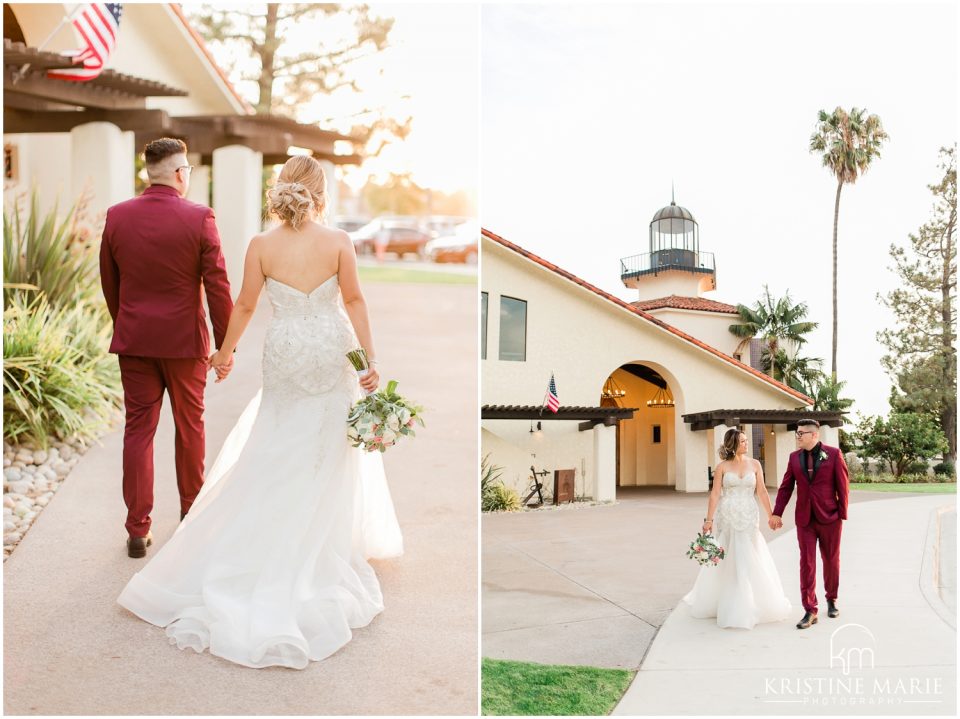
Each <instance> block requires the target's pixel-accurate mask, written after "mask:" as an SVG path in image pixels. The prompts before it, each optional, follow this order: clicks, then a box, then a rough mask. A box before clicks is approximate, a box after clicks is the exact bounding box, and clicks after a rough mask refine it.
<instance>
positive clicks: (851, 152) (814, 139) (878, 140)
mask: <svg viewBox="0 0 960 719" xmlns="http://www.w3.org/2000/svg"><path fill="white" fill-rule="evenodd" d="M866 112H867V111H866V109H859V108H856V107H854V108H853V109H851V110H850V112H849V113H848V112H847V111H846V110H844V109H843V108H842V107H838V108H837V109H836V110H834V111H833V112H832V113H827V112H825V111H824V110H821V111H820V115H819V118H818V120H817V129H816V130H815V131H814V133H813V134H812V135H811V136H810V152H814V153H820V154H821V155H822V159H823V166H824V167H827V168H829V170H830V172H832V173H833V176H834V177H836V178H837V199H836V201H835V202H834V206H833V347H832V350H831V354H832V356H831V362H830V376H831V377H832V378H833V380H834V381H836V379H837V221H838V219H839V217H840V190H842V189H843V186H844V185H845V184H850V185H852V184H853V183H854V182H856V181H857V178H858V177H859V176H860V175H862V174H863V173H865V172H866V171H867V170H868V169H869V167H870V164H871V163H872V162H873V161H874V160H875V159H878V158H879V157H880V145H881V144H882V143H883V141H884V140H886V139H888V135H887V133H886V132H884V130H883V127H882V126H881V124H880V118H879V117H878V116H877V115H866ZM865 115H866V117H865Z"/></svg>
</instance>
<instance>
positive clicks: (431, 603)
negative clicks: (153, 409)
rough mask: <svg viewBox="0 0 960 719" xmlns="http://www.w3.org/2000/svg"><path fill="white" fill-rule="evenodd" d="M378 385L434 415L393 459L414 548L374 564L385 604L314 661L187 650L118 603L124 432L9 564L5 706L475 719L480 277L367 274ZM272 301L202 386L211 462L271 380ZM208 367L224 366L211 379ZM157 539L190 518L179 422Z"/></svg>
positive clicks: (65, 490) (162, 449)
mask: <svg viewBox="0 0 960 719" xmlns="http://www.w3.org/2000/svg"><path fill="white" fill-rule="evenodd" d="M364 290H365V293H366V295H367V300H368V304H369V306H370V313H371V318H372V322H373V327H374V332H375V338H376V340H377V349H378V355H379V359H380V360H381V364H380V367H381V368H382V369H381V372H382V373H383V374H384V381H385V380H387V379H397V380H399V381H400V391H401V392H403V393H404V394H406V395H408V396H410V397H411V398H414V399H415V400H417V401H419V402H421V403H422V404H423V405H424V406H425V410H426V412H425V419H426V422H427V427H426V428H425V429H423V430H419V431H418V434H419V436H418V437H417V438H416V439H415V440H414V441H412V442H410V443H409V444H407V445H403V444H401V445H399V446H397V447H396V448H395V449H393V450H391V451H390V452H387V454H386V455H385V462H386V469H387V478H388V480H389V482H390V488H391V492H392V494H393V497H394V502H395V504H396V508H397V515H398V518H399V520H400V525H401V528H402V530H403V533H404V544H405V550H406V553H405V555H404V556H403V557H401V558H399V559H394V560H385V561H378V562H374V563H373V564H374V566H375V568H376V570H377V574H378V575H379V577H380V580H381V584H382V587H383V592H384V598H385V603H386V610H385V611H384V612H383V613H382V614H381V615H380V616H378V617H377V618H376V619H374V621H373V622H372V623H371V624H370V625H369V626H368V627H365V628H362V629H359V630H356V631H355V632H354V638H353V641H351V642H350V643H349V644H348V645H347V646H346V647H344V648H343V649H341V650H340V651H339V652H337V653H336V654H335V655H333V656H332V657H330V658H329V659H326V660H324V661H323V662H319V663H311V665H310V666H309V667H308V668H307V669H305V670H303V671H294V670H288V669H283V668H279V667H272V668H269V669H248V668H245V667H241V666H237V665H235V664H231V663H229V662H227V661H225V660H222V659H220V658H218V657H213V656H211V655H210V654H209V653H204V654H202V655H197V654H195V653H193V652H191V651H179V650H177V649H176V648H175V647H173V646H170V645H169V644H168V643H167V638H166V637H165V635H164V632H163V630H162V629H160V628H157V627H154V626H152V625H149V624H147V623H145V622H142V621H140V620H139V619H137V618H135V617H134V616H133V615H131V614H129V613H128V612H126V611H125V610H124V609H122V608H121V607H120V606H118V605H117V604H116V597H117V595H118V594H119V593H120V590H121V589H122V588H123V586H124V584H126V582H127V580H128V579H129V578H130V576H131V575H132V574H133V572H134V571H136V569H137V568H138V567H139V566H141V562H140V561H139V560H132V559H129V558H127V556H126V551H125V548H124V539H125V536H126V535H125V532H124V528H123V520H124V515H125V509H124V506H123V499H122V496H121V492H120V457H121V448H122V433H121V432H119V431H118V432H114V433H112V434H110V435H108V436H106V437H105V438H104V439H103V446H100V447H94V448H92V449H91V450H90V451H89V452H88V453H87V454H86V455H85V456H84V458H83V460H82V461H81V462H80V464H78V465H77V467H76V468H75V469H74V471H73V473H72V474H71V475H70V476H69V477H68V478H67V480H66V482H65V483H64V484H63V486H62V487H61V488H60V490H59V491H58V492H57V494H56V495H55V497H54V498H53V500H52V501H51V502H50V505H49V506H48V507H47V508H46V509H44V511H43V512H42V513H41V515H40V516H39V517H38V519H37V521H36V524H35V525H34V527H33V528H32V529H31V530H30V532H29V534H27V536H26V537H25V538H24V540H23V542H22V544H21V545H20V546H19V547H18V548H17V550H16V551H15V552H14V553H13V555H12V556H11V557H10V558H9V559H8V560H7V562H6V564H5V565H4V637H3V639H4V661H3V669H4V712H5V713H6V714H97V715H102V714H120V715H124V714H186V715H195V714H201V715H209V714H241V715H255V714H387V715H389V714H475V713H476V711H477V631H478V628H477V616H476V614H477V612H476V608H477V548H476V542H477V509H478V508H477V491H476V475H477V466H478V457H477V445H476V443H477V421H478V420H477V416H478V407H477V385H476V381H477V380H476V377H477V369H476V365H477V361H476V353H475V351H474V350H473V349H472V348H474V347H476V322H477V318H476V316H477V313H476V288H475V287H473V286H469V285H443V284H431V285H412V284H411V285H406V284H397V283H367V284H366V285H365V287H364ZM269 315H270V310H269V307H268V306H263V307H261V309H260V310H259V311H258V312H257V314H256V316H255V318H254V320H253V323H252V324H251V327H250V329H249V330H248V332H247V334H246V335H245V336H244V338H243V340H242V342H241V346H240V348H239V349H238V351H237V366H236V369H235V370H234V373H233V374H232V375H231V376H230V377H229V379H228V380H227V381H225V382H223V383H221V384H218V385H217V384H213V382H212V380H211V382H210V384H209V387H208V393H207V412H206V418H207V466H208V467H209V465H210V464H211V463H212V462H213V459H214V458H215V457H216V454H217V451H218V450H219V447H220V444H221V443H222V442H223V440H224V438H225V437H226V435H227V433H228V432H229V430H230V428H231V427H232V426H233V424H234V422H235V420H236V418H237V417H238V416H239V414H240V412H241V411H242V410H243V409H244V407H246V405H247V402H248V401H249V400H250V398H251V397H252V396H253V395H254V394H255V393H256V391H257V389H258V387H259V383H260V348H261V346H262V340H263V334H264V331H265V327H266V323H267V321H268V319H269ZM211 377H212V375H211ZM155 452H156V462H157V468H156V474H157V478H156V494H157V497H156V505H155V511H154V526H153V534H154V538H155V542H156V543H157V544H156V546H160V545H162V544H163V542H165V541H166V540H167V538H169V536H170V535H171V534H172V532H173V530H174V528H175V526H176V523H177V520H178V519H179V510H178V502H177V499H176V482H175V475H174V470H173V423H172V420H171V417H170V411H169V409H168V408H164V410H163V413H162V419H161V423H160V429H159V431H158V433H157V441H156V444H155Z"/></svg>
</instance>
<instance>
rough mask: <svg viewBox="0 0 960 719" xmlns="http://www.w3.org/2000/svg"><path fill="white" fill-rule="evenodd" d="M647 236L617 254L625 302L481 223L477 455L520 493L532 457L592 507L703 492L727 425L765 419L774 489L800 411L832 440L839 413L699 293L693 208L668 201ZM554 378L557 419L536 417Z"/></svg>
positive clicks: (711, 269)
mask: <svg viewBox="0 0 960 719" xmlns="http://www.w3.org/2000/svg"><path fill="white" fill-rule="evenodd" d="M650 235H651V236H650V252H649V253H645V254H643V255H637V256H634V257H629V258H625V259H623V260H621V277H622V279H623V281H624V284H626V285H627V286H628V287H633V288H636V289H637V290H638V299H637V300H636V301H634V302H633V303H630V302H626V301H624V300H622V299H619V298H617V297H615V296H614V295H612V294H610V293H608V292H605V291H604V290H602V289H600V288H598V287H595V286H593V285H591V284H590V283H588V282H586V281H584V280H582V279H580V278H579V277H577V276H576V275H574V274H572V273H571V272H568V271H566V270H564V269H562V268H560V267H557V266H556V265H554V264H552V263H550V262H549V261H548V260H546V259H544V258H542V257H539V256H537V255H535V254H533V253H531V252H529V251H527V250H525V249H523V248H522V247H520V246H518V245H516V244H514V243H512V242H510V241H509V240H507V239H505V238H503V237H500V236H498V235H496V234H494V233H492V232H490V231H487V230H484V233H483V253H482V256H483V269H482V273H481V292H482V294H481V307H482V317H481V376H482V382H481V387H482V389H481V404H482V405H483V409H482V433H481V444H482V449H481V452H482V454H484V455H486V454H489V455H490V461H491V463H492V464H494V465H496V466H499V467H502V468H503V472H502V477H501V478H502V479H503V481H504V483H505V484H507V485H508V486H512V487H514V488H515V489H517V490H518V491H519V492H520V494H521V497H523V496H524V495H526V489H527V487H528V486H529V485H530V483H531V480H530V468H531V465H533V466H535V467H536V469H537V470H541V469H547V470H549V471H550V472H551V476H549V477H547V479H546V485H547V488H548V489H550V488H551V487H552V483H553V479H552V472H553V470H560V469H573V470H575V473H576V474H575V477H576V479H575V485H576V494H577V495H578V496H584V497H591V498H594V499H596V500H598V501H610V500H613V499H614V498H615V497H616V492H617V488H618V487H630V486H651V485H659V486H672V487H675V488H676V489H677V490H678V491H684V492H703V491H706V490H707V489H708V486H709V468H711V467H713V466H716V464H717V462H718V461H719V458H718V455H717V451H716V450H717V448H718V447H719V444H720V443H721V441H722V437H723V434H724V432H725V431H726V429H727V428H728V427H729V426H739V427H741V428H742V429H743V430H744V431H745V432H747V434H748V436H750V435H751V434H752V431H751V430H752V427H753V426H754V425H757V426H760V427H762V432H763V439H764V441H763V443H762V447H763V449H762V455H763V456H762V457H758V459H761V461H762V464H763V467H764V475H765V481H766V483H767V485H768V486H775V485H776V484H778V483H779V480H780V477H781V476H782V475H783V472H784V469H785V462H786V460H787V457H788V455H789V453H790V452H792V451H793V450H794V449H795V448H796V444H795V437H794V433H793V432H794V429H795V426H796V425H795V423H796V421H797V419H799V418H800V417H801V416H810V417H813V418H815V419H817V420H819V421H820V422H821V425H823V428H822V430H821V434H822V437H823V440H824V441H825V442H826V443H827V444H836V439H837V436H836V429H835V427H838V426H840V414H839V413H835V412H810V411H809V408H810V406H811V405H812V400H811V399H810V398H809V397H807V396H805V395H803V394H802V393H800V392H797V391H796V390H794V389H792V388H790V387H788V386H786V385H784V384H781V383H780V382H777V381H775V380H774V379H773V378H771V377H769V376H767V375H765V374H763V373H762V372H760V371H759V370H757V369H756V368H754V367H751V366H750V357H749V344H748V345H746V346H743V345H741V342H740V340H739V339H738V338H736V337H735V336H734V335H733V334H732V333H730V331H729V329H728V328H729V326H730V325H731V324H734V323H735V322H736V310H735V309H734V308H733V307H731V306H730V305H725V304H723V303H719V302H715V301H713V300H709V299H707V298H704V297H701V296H700V294H701V293H702V292H705V291H709V290H711V289H714V288H715V287H716V268H715V266H714V262H713V257H712V255H710V254H709V253H703V252H701V251H700V249H699V230H698V228H697V226H696V222H695V221H694V220H693V217H692V215H690V213H689V212H688V211H687V210H685V209H683V208H680V207H677V206H676V205H674V204H671V205H670V206H668V207H665V208H664V209H663V210H660V211H659V212H658V213H657V214H656V215H655V217H654V219H653V221H652V222H651V231H650ZM734 355H737V357H735V356H734ZM741 359H742V360H743V361H740V360H741ZM551 374H553V375H554V376H555V378H556V384H557V388H558V395H559V398H560V403H561V408H560V411H559V412H558V413H557V414H553V413H551V412H550V411H549V410H548V409H543V410H542V412H541V411H540V407H541V405H542V403H543V397H544V393H545V391H546V389H547V385H548V382H549V380H550V376H551ZM658 405H659V406H658ZM630 410H633V411H630ZM538 423H539V426H538ZM827 424H829V425H831V426H826V425H827ZM758 434H759V432H758Z"/></svg>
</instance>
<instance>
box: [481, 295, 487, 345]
mask: <svg viewBox="0 0 960 719" xmlns="http://www.w3.org/2000/svg"><path fill="white" fill-rule="evenodd" d="M486 358H487V293H486V292H481V293H480V359H486Z"/></svg>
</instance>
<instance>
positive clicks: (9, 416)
mask: <svg viewBox="0 0 960 719" xmlns="http://www.w3.org/2000/svg"><path fill="white" fill-rule="evenodd" d="M3 336H4V342H3V436H4V438H5V439H9V440H16V439H18V438H20V437H29V438H32V439H33V440H35V441H36V442H38V443H39V444H40V445H41V446H44V447H45V446H47V444H48V442H49V437H50V436H51V435H55V436H57V437H59V438H61V439H63V438H66V437H70V436H81V437H86V438H93V437H95V436H96V434H97V433H98V431H99V430H100V429H102V428H103V427H104V426H105V425H106V424H107V422H108V420H109V418H110V417H111V416H112V415H113V413H114V411H115V409H116V408H117V407H119V406H120V405H121V403H122V399H123V395H122V392H121V391H120V378H119V368H118V365H117V362H116V360H115V359H114V358H113V357H111V356H110V355H109V354H107V351H106V350H107V344H108V341H109V336H110V330H109V325H108V324H107V323H105V322H104V321H103V319H102V317H101V316H100V312H98V311H97V310H96V308H91V307H89V306H88V305H87V304H83V303H81V304H75V305H73V306H72V307H54V306H53V305H52V304H50V302H48V301H47V299H46V297H45V296H44V295H43V294H40V295H39V296H37V297H35V298H34V299H33V300H28V298H27V295H26V293H23V292H19V293H16V294H14V295H12V297H11V301H10V303H9V304H8V305H7V307H6V308H5V310H4V313H3Z"/></svg>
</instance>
